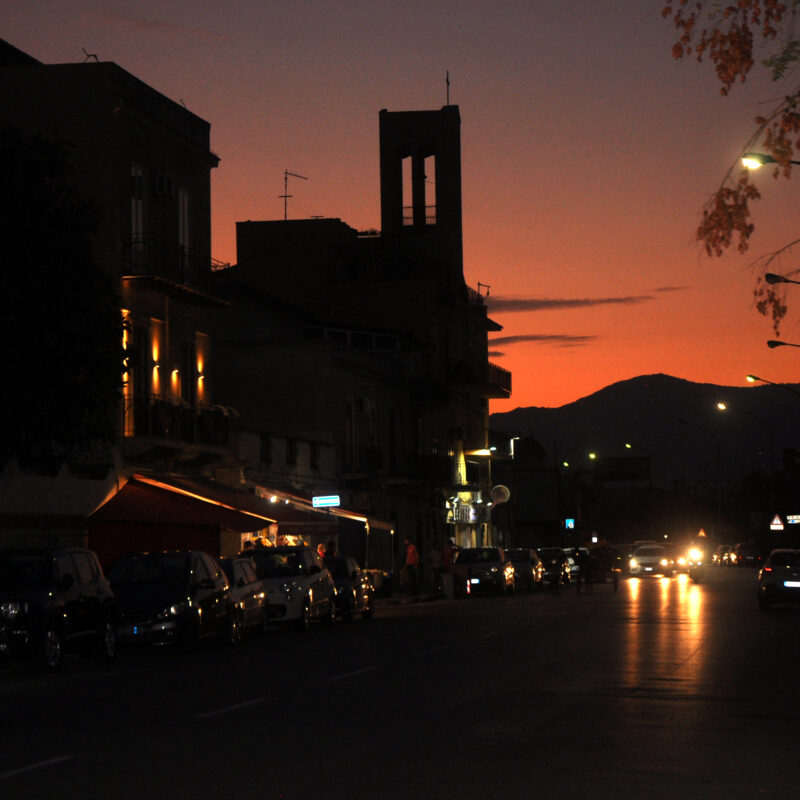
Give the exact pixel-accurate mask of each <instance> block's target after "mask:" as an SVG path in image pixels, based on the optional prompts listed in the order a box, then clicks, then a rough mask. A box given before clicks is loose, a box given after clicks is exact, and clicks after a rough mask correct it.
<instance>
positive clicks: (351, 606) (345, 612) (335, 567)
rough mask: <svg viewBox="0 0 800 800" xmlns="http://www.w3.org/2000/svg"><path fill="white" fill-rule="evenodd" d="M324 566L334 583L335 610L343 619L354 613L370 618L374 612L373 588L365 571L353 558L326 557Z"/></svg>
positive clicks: (350, 616)
mask: <svg viewBox="0 0 800 800" xmlns="http://www.w3.org/2000/svg"><path fill="white" fill-rule="evenodd" d="M325 566H326V567H327V568H328V571H329V572H330V573H331V577H332V578H333V580H334V583H335V584H336V611H337V613H338V614H339V616H341V617H342V619H344V620H347V621H349V620H351V619H353V617H354V616H355V615H356V614H361V616H362V617H363V618H364V619H371V618H372V615H373V614H374V613H375V590H374V589H373V587H372V581H371V580H370V578H369V576H368V575H367V573H366V572H364V571H363V570H362V569H361V567H359V566H358V562H357V561H356V560H355V559H354V558H350V557H347V556H346V557H341V558H337V557H334V558H326V559H325Z"/></svg>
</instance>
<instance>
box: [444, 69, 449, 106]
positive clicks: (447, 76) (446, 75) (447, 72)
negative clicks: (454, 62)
mask: <svg viewBox="0 0 800 800" xmlns="http://www.w3.org/2000/svg"><path fill="white" fill-rule="evenodd" d="M444 82H445V84H447V105H448V106H449V105H450V70H449V69H448V70H447V71H446V72H445V73H444Z"/></svg>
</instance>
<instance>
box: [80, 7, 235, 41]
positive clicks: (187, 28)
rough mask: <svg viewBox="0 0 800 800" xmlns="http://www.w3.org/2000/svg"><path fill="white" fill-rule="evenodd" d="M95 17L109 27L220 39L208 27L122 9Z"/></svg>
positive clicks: (218, 34) (219, 35) (215, 32)
mask: <svg viewBox="0 0 800 800" xmlns="http://www.w3.org/2000/svg"><path fill="white" fill-rule="evenodd" d="M94 16H95V19H96V20H97V21H98V22H100V23H102V24H105V25H107V26H109V27H116V26H127V27H133V28H139V29H140V30H145V31H147V32H149V33H161V34H165V35H168V36H172V35H178V36H187V35H188V36H194V37H200V38H207V39H220V38H222V36H221V34H220V33H218V32H217V31H213V30H210V29H209V28H198V27H195V26H193V25H186V24H184V23H175V22H168V21H166V20H163V19H147V18H145V17H140V16H138V15H136V14H129V13H127V12H124V11H115V12H113V13H106V12H100V13H98V14H95V15H94Z"/></svg>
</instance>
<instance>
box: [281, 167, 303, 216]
mask: <svg viewBox="0 0 800 800" xmlns="http://www.w3.org/2000/svg"><path fill="white" fill-rule="evenodd" d="M289 176H291V177H292V178H302V179H303V180H304V181H307V180H308V178H306V176H305V175H298V174H297V173H296V172H289V170H288V169H285V170H284V171H283V194H279V195H278V197H282V198H283V220H284V222H285V221H286V219H287V218H288V208H287V202H288V200H289V198H290V197H292V195H290V194H289Z"/></svg>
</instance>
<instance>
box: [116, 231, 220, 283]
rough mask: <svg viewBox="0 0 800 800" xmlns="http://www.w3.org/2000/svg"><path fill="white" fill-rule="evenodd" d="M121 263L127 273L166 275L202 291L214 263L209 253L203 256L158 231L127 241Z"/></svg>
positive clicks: (167, 277)
mask: <svg viewBox="0 0 800 800" xmlns="http://www.w3.org/2000/svg"><path fill="white" fill-rule="evenodd" d="M122 262H123V264H122V266H123V270H124V272H125V274H126V275H135V276H137V277H152V278H163V279H164V280H167V281H171V282H172V283H176V284H180V285H182V286H190V287H192V288H195V289H200V290H203V291H204V290H205V289H206V285H207V282H208V273H209V271H210V269H211V266H212V259H211V258H210V257H209V256H207V255H206V256H201V255H199V254H198V253H195V252H193V251H191V250H190V249H189V248H188V247H184V246H183V245H180V244H178V243H177V242H176V241H174V240H170V239H168V238H167V237H165V236H162V235H161V234H157V233H149V234H142V235H141V236H135V237H133V238H132V239H131V240H130V241H129V242H126V243H125V244H124V245H123V247H122Z"/></svg>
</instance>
